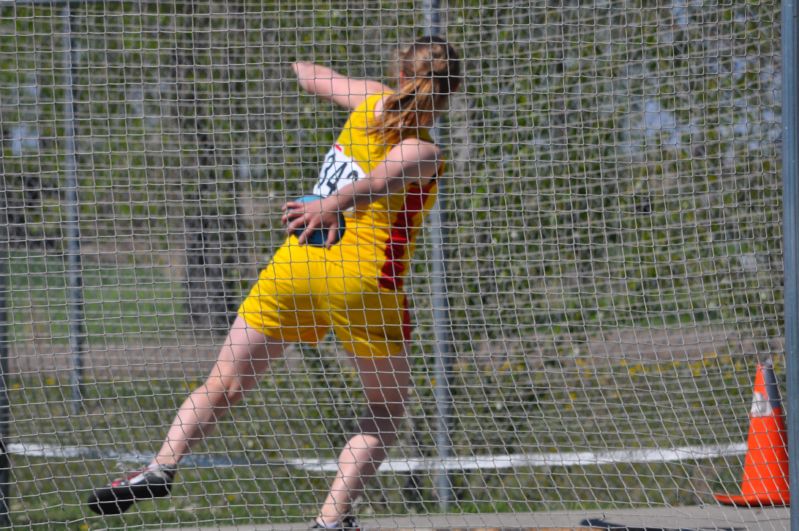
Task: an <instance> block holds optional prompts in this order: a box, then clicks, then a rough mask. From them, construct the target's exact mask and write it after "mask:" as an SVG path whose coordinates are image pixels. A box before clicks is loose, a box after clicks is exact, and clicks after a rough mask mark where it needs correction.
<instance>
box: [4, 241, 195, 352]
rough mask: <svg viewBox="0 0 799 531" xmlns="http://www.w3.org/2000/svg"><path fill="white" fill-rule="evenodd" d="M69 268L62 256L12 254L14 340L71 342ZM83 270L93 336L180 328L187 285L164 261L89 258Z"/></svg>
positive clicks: (89, 330) (87, 319)
mask: <svg viewBox="0 0 799 531" xmlns="http://www.w3.org/2000/svg"><path fill="white" fill-rule="evenodd" d="M148 258H150V259H152V257H150V256H149V255H148ZM144 262H147V260H145V261H144ZM67 272H68V266H67V263H66V259H65V257H63V256H58V255H56V256H48V255H47V254H44V252H42V254H34V253H28V254H22V253H13V254H12V256H11V258H10V261H9V273H10V275H9V278H10V281H9V292H10V301H9V303H8V304H9V315H10V317H11V321H10V330H9V339H10V340H11V342H20V341H31V340H44V341H48V342H53V343H66V342H67V338H68V337H69V331H68V326H69V323H68V314H67V286H68V277H67ZM81 276H82V281H83V290H82V295H83V298H84V317H85V323H86V333H87V335H88V337H89V340H90V341H91V338H92V337H102V338H103V340H107V339H108V338H112V339H113V338H114V337H120V338H121V337H122V336H142V335H143V336H155V335H157V334H162V333H163V330H165V329H166V330H175V329H177V328H181V326H180V325H181V324H182V323H183V322H184V315H185V309H184V305H183V299H184V296H185V290H184V287H183V285H182V284H181V283H180V282H178V281H176V280H174V279H173V278H171V277H170V276H169V271H168V267H167V266H166V265H164V264H158V263H153V262H150V263H136V259H135V257H131V258H130V261H129V262H123V263H119V264H116V265H113V266H109V265H107V264H91V263H87V262H86V261H85V262H84V264H83V268H82V275H81Z"/></svg>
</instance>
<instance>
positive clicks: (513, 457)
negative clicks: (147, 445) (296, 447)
mask: <svg viewBox="0 0 799 531" xmlns="http://www.w3.org/2000/svg"><path fill="white" fill-rule="evenodd" d="M746 450H747V446H746V444H745V443H738V444H726V445H711V446H682V447H678V448H636V449H631V450H612V451H606V452H562V453H547V454H545V453H531V454H510V455H486V456H475V457H452V458H449V459H445V460H443V461H442V460H440V459H420V458H409V459H388V460H386V461H385V462H384V463H383V464H382V465H381V467H380V472H413V471H417V470H462V471H466V470H499V469H506V468H522V467H556V466H573V465H577V466H589V465H610V464H616V463H666V462H674V461H685V460H697V459H711V458H715V457H727V456H733V455H742V454H745V453H746ZM8 452H9V453H10V454H15V455H23V456H27V457H45V458H58V459H76V458H83V459H110V460H117V461H122V462H125V463H143V462H147V461H149V459H150V457H151V456H149V455H147V454H144V453H141V452H113V451H106V452H103V451H100V450H98V449H95V448H91V447H87V446H56V445H51V444H38V443H12V444H9V445H8ZM192 462H193V463H194V464H195V465H196V466H200V467H214V466H218V467H230V466H251V465H275V466H290V467H293V468H299V469H302V470H307V471H314V472H336V471H338V463H337V462H336V461H335V460H334V459H302V458H300V459H289V460H285V461H282V460H275V461H268V462H261V461H257V460H256V461H250V460H248V459H247V458H246V457H245V458H242V459H234V458H230V457H219V456H215V455H209V456H203V455H195V456H190V458H189V460H188V462H187V464H190V463H192Z"/></svg>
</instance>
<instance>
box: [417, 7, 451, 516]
mask: <svg viewBox="0 0 799 531" xmlns="http://www.w3.org/2000/svg"><path fill="white" fill-rule="evenodd" d="M424 11H425V19H426V23H427V24H426V30H427V33H428V34H429V35H442V36H443V35H444V29H445V28H444V27H443V25H442V22H441V6H440V3H439V1H438V0H425V1H424ZM431 136H432V137H433V140H434V141H436V142H439V137H440V134H439V130H438V127H437V126H434V127H433V128H432V130H431ZM438 193H439V196H438V200H437V201H436V204H435V205H434V206H433V208H432V209H431V211H430V214H429V218H428V219H429V226H430V242H431V245H432V257H431V258H432V260H431V261H432V264H431V268H432V275H433V278H432V281H431V290H432V299H433V301H432V302H433V329H434V334H435V340H436V341H435V344H436V363H435V378H436V384H435V401H436V411H437V413H438V418H437V419H436V449H437V451H438V458H439V460H440V461H441V468H440V470H439V473H438V476H437V479H436V492H437V494H438V503H439V507H440V509H441V511H442V512H446V511H447V510H448V508H449V504H450V502H451V501H452V498H453V493H452V480H451V478H450V475H449V472H448V470H447V469H446V467H445V466H444V463H445V462H446V460H447V459H449V458H450V457H451V456H452V437H451V436H450V426H451V424H452V392H451V389H450V383H451V380H452V365H453V359H454V356H453V350H452V334H451V328H450V319H449V297H448V294H447V292H448V290H447V278H446V273H447V268H446V257H445V255H444V244H445V239H444V230H443V226H444V220H445V215H444V207H443V206H442V202H443V195H444V194H443V186H442V183H441V182H440V181H439V183H438Z"/></svg>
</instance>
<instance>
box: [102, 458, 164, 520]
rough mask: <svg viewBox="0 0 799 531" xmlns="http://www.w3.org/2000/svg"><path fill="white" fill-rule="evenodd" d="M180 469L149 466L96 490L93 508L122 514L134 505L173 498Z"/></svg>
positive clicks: (106, 512)
mask: <svg viewBox="0 0 799 531" xmlns="http://www.w3.org/2000/svg"><path fill="white" fill-rule="evenodd" d="M176 472H177V467H174V466H161V467H152V468H151V467H147V468H144V469H142V470H138V471H136V472H133V473H132V474H129V475H128V476H127V477H124V478H120V479H117V480H115V481H113V482H112V483H111V484H110V485H109V486H107V487H103V488H100V489H96V490H95V491H94V492H92V494H91V496H89V509H91V510H92V511H94V512H95V513H97V514H103V515H105V514H121V513H124V512H125V511H127V510H128V509H129V508H130V506H131V505H133V503H134V502H136V501H139V500H149V499H152V498H163V497H164V496H169V493H170V491H171V490H172V482H173V481H174V480H175V473H176Z"/></svg>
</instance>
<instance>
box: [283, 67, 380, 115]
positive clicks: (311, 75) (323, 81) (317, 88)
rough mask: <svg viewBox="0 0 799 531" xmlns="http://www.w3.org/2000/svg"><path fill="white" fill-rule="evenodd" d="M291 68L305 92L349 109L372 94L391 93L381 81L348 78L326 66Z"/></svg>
mask: <svg viewBox="0 0 799 531" xmlns="http://www.w3.org/2000/svg"><path fill="white" fill-rule="evenodd" d="M291 66H292V69H293V70H294V73H295V74H296V75H297V80H298V81H299V83H300V86H301V87H302V88H303V89H304V90H305V91H307V92H308V93H310V94H314V95H316V96H319V97H321V98H324V99H327V100H330V101H332V102H333V103H336V104H338V105H341V106H342V107H345V108H348V109H354V108H355V107H357V106H358V105H360V104H361V102H363V100H365V99H366V98H367V97H368V96H370V95H371V94H377V93H380V92H387V91H390V89H389V88H388V87H387V86H386V85H384V84H383V83H380V82H379V81H374V80H371V79H357V78H352V77H347V76H345V75H343V74H339V73H338V72H336V71H335V70H333V69H331V68H328V67H326V66H321V65H317V64H314V63H308V62H297V63H294V64H293V65H291Z"/></svg>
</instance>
